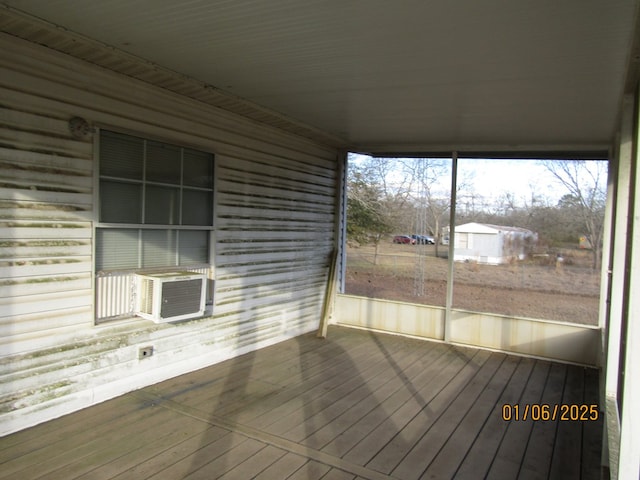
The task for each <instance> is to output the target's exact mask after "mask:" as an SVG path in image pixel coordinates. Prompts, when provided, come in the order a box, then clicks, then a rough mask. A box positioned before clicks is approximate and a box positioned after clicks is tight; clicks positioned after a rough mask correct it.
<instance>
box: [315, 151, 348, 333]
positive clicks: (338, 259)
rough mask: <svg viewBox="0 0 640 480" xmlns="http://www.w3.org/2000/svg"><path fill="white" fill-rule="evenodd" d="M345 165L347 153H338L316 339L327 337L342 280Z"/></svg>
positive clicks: (344, 228) (344, 230)
mask: <svg viewBox="0 0 640 480" xmlns="http://www.w3.org/2000/svg"><path fill="white" fill-rule="evenodd" d="M346 164H347V153H346V152H339V153H338V157H337V159H336V193H335V197H334V199H335V202H336V203H335V210H334V212H335V233H334V242H333V250H332V251H331V256H330V258H329V274H328V276H327V284H326V288H325V294H324V302H323V304H322V313H321V316H320V324H319V326H318V332H317V334H316V335H317V336H318V338H326V337H327V329H328V327H329V320H330V317H331V314H332V313H333V309H334V303H335V298H336V292H337V289H338V283H341V282H342V281H343V280H341V278H340V277H342V278H344V245H345V233H346V226H345V222H346V220H345V218H344V215H343V213H345V209H346V206H345V205H344V204H346Z"/></svg>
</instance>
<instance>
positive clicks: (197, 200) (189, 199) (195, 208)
mask: <svg viewBox="0 0 640 480" xmlns="http://www.w3.org/2000/svg"><path fill="white" fill-rule="evenodd" d="M182 224H183V225H206V226H210V225H213V194H212V193H211V192H202V191H198V190H186V189H185V190H184V191H183V192H182Z"/></svg>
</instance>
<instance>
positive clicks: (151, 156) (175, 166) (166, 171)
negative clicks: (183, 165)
mask: <svg viewBox="0 0 640 480" xmlns="http://www.w3.org/2000/svg"><path fill="white" fill-rule="evenodd" d="M146 169H147V171H146V178H147V180H148V181H150V182H161V183H172V184H174V185H180V148H178V147H176V146H173V145H167V144H165V143H159V142H148V143H147V167H146Z"/></svg>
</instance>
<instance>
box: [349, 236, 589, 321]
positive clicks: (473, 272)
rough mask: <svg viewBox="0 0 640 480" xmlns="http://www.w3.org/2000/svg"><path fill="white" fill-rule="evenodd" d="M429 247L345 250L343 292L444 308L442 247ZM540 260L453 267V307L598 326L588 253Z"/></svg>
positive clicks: (569, 254)
mask: <svg viewBox="0 0 640 480" xmlns="http://www.w3.org/2000/svg"><path fill="white" fill-rule="evenodd" d="M439 250H440V251H439V255H441V257H436V256H435V248H434V247H433V246H431V245H430V246H428V247H427V248H426V249H425V250H424V251H425V256H423V257H422V258H420V257H418V256H417V255H416V247H415V246H410V245H393V244H388V245H387V244H383V245H380V247H379V249H378V255H377V256H376V255H375V249H374V247H373V246H363V247H358V248H348V249H347V282H346V283H347V293H354V294H358V295H365V296H371V297H373V296H375V297H379V298H386V299H389V300H401V301H410V302H415V303H425V304H432V305H440V306H444V302H445V292H446V279H447V268H448V264H447V259H446V258H443V257H442V256H443V255H446V247H440V249H439ZM563 258H564V262H562V263H561V264H557V263H556V259H555V256H539V257H535V258H533V259H531V260H525V261H521V262H515V263H512V264H508V265H481V264H477V263H473V262H470V263H458V262H457V263H456V264H455V266H454V306H456V307H458V308H465V309H469V310H476V311H484V312H492V313H502V314H506V315H517V316H525V317H531V318H544V319H549V320H562V321H570V322H576V323H588V324H597V310H598V297H599V293H600V272H598V271H594V270H592V269H591V268H590V265H591V253H590V252H588V251H580V250H573V251H570V250H567V251H564V252H563ZM420 272H423V274H424V278H425V282H427V288H426V290H427V292H426V294H425V296H424V297H416V296H415V295H413V293H414V291H416V289H414V285H415V279H416V278H420V277H421V276H422V274H421V273H420Z"/></svg>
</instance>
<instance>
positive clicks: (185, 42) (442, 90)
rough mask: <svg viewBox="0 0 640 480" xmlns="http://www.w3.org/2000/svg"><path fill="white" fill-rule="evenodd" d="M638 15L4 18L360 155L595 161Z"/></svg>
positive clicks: (352, 11) (129, 6)
mask: <svg viewBox="0 0 640 480" xmlns="http://www.w3.org/2000/svg"><path fill="white" fill-rule="evenodd" d="M638 3H639V2H638V0H607V1H603V0H482V1H480V0H456V1H451V0H398V1H389V0H342V1H338V0H305V1H301V0H243V1H241V0H185V1H175V0H136V1H132V0H109V1H102V2H93V1H84V2H80V1H74V0H41V1H38V0H7V1H5V2H4V4H5V9H4V10H5V11H8V12H9V13H21V12H25V13H27V14H29V15H30V16H35V17H38V18H40V19H43V20H46V21H47V22H50V23H53V24H55V25H57V26H60V27H64V29H67V30H69V31H71V32H75V33H77V34H80V35H82V36H86V37H89V38H90V39H93V40H97V41H98V42H100V43H103V44H106V45H109V46H112V47H115V48H116V49H119V50H122V51H124V52H127V53H130V54H132V55H135V56H137V57H141V58H142V59H145V60H148V61H150V62H153V63H155V64H158V65H160V66H162V67H165V68H166V69H169V70H172V71H175V72H179V73H181V74H184V75H186V76H188V77H191V78H193V79H196V80H199V81H201V82H204V83H206V84H209V85H212V86H215V87H217V88H219V89H221V90H223V91H226V92H229V93H231V94H233V95H234V96H239V97H241V98H243V99H247V100H249V101H250V102H252V103H254V104H257V105H260V106H263V107H267V108H268V109H272V110H274V111H276V112H280V113H281V114H284V115H285V116H287V117H291V118H293V119H295V120H297V121H299V122H302V123H303V124H306V125H309V126H311V127H315V128H316V129H319V130H322V131H325V132H328V133H330V134H332V135H334V136H336V137H338V138H339V139H342V142H343V144H344V145H345V146H347V147H349V148H351V149H358V150H362V151H418V150H420V151H436V150H446V149H459V150H465V149H475V150H485V151H491V150H505V149H506V150H519V149H524V150H538V149H540V150H548V149H557V150H567V149H569V150H571V149H575V150H589V149H601V148H605V149H606V148H607V147H608V146H609V145H610V144H611V142H612V140H613V138H614V135H615V131H616V128H617V118H618V114H619V108H620V101H621V97H622V95H623V92H624V88H625V81H626V79H627V76H628V70H629V59H630V58H632V59H634V57H635V55H636V54H637V52H634V51H633V49H632V44H633V41H634V39H633V37H634V34H635V26H636V23H637V15H638ZM3 28H4V29H5V30H7V29H9V27H7V24H6V23H5V25H4V26H3ZM23 30H24V29H23ZM9 33H14V34H20V35H21V36H25V37H27V38H28V37H29V35H28V34H26V33H25V32H24V31H23V32H21V33H20V32H11V31H10V29H9ZM635 61H636V62H637V59H635ZM633 69H634V70H635V69H637V63H636V64H634V65H633Z"/></svg>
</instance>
